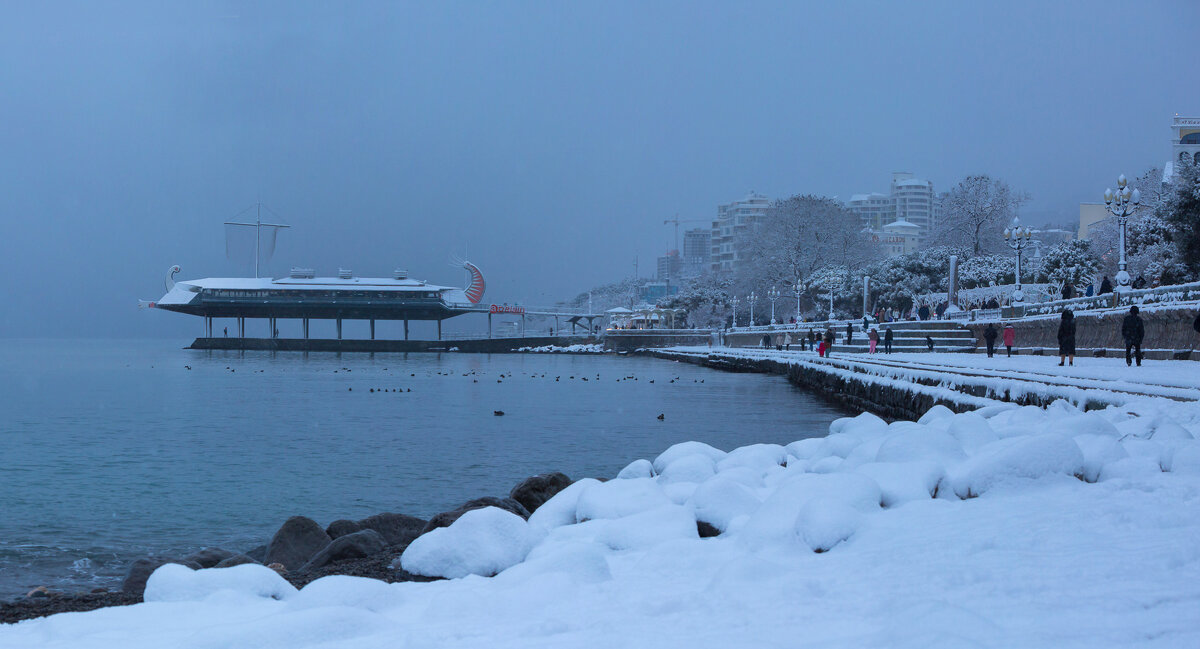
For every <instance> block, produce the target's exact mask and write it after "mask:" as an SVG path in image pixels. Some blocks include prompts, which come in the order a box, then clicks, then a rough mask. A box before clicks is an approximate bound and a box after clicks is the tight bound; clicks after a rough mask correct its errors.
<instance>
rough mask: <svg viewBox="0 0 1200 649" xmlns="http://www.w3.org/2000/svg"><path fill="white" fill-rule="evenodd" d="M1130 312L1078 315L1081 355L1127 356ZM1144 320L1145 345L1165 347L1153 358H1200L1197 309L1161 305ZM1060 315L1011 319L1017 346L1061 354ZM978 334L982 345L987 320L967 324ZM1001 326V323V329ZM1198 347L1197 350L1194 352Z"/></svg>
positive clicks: (1145, 314) (1077, 341)
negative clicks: (1125, 324) (1125, 323)
mask: <svg viewBox="0 0 1200 649" xmlns="http://www.w3.org/2000/svg"><path fill="white" fill-rule="evenodd" d="M1127 313H1128V311H1127V310H1121V311H1100V312H1093V313H1083V314H1078V315H1076V316H1075V320H1076V322H1075V348H1076V351H1077V352H1078V353H1079V354H1089V355H1090V354H1095V353H1096V352H1097V350H1105V351H1103V352H1100V354H1101V355H1109V356H1111V355H1114V354H1117V353H1119V354H1120V355H1124V353H1125V342H1124V340H1123V339H1122V338H1121V322H1122V320H1123V319H1124V318H1125V315H1126V314H1127ZM1141 316H1142V322H1143V323H1144V324H1145V327H1146V338H1145V340H1143V341H1142V348H1143V349H1148V350H1162V351H1158V352H1157V353H1148V354H1147V357H1149V358H1166V359H1169V358H1179V359H1189V358H1190V359H1192V360H1200V334H1198V333H1196V331H1195V330H1194V329H1193V328H1192V322H1193V321H1194V320H1195V318H1196V311H1195V310H1194V309H1188V308H1184V309H1172V308H1166V307H1159V308H1157V309H1155V310H1152V311H1144V312H1142V313H1141ZM1059 320H1060V318H1055V317H1045V318H1038V319H1028V320H1011V321H1005V322H1011V323H1012V325H1013V328H1014V329H1016V343H1017V344H1016V347H1015V348H1016V349H1017V350H1021V349H1029V348H1045V349H1049V350H1051V351H1050V352H1047V353H1054V354H1056V353H1057V350H1058V324H1059ZM964 324H965V325H966V326H967V327H968V328H970V329H971V331H972V333H974V334H975V340H977V341H978V342H979V347H980V348H983V347H984V342H983V331H984V329H986V328H987V324H988V323H987V322H967V323H964ZM999 328H1000V326H999V325H997V329H999ZM996 345H997V347H999V348H1001V349H1003V340H1001V339H1000V338H997V339H996ZM1192 350H1196V351H1192Z"/></svg>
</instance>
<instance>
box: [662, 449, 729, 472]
mask: <svg viewBox="0 0 1200 649" xmlns="http://www.w3.org/2000/svg"><path fill="white" fill-rule="evenodd" d="M688 455H704V456H706V457H708V458H709V459H710V460H712V461H713V462H716V461H718V460H720V459H721V458H723V457H725V451H722V450H721V449H719V448H713V447H712V446H709V445H708V444H705V443H704V442H680V443H678V444H675V445H674V446H671V447H670V448H668V449H667V450H665V451H663V452H662V453H660V454H659V456H658V457H656V458H654V470H655V471H657V472H659V473H662V472H663V470H664V469H666V468H667V465H669V464H670V463H672V462H674V461H675V460H678V459H679V458H681V457H685V456H688Z"/></svg>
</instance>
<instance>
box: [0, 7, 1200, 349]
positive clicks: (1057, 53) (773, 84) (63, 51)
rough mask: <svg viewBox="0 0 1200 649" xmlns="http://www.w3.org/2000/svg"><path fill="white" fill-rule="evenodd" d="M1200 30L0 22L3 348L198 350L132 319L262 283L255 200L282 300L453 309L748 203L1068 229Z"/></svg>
mask: <svg viewBox="0 0 1200 649" xmlns="http://www.w3.org/2000/svg"><path fill="white" fill-rule="evenodd" d="M1198 29H1200V3H1198V2H1195V1H1193V0H1180V1H1178V2H1146V3H1131V2H1128V1H1126V2H1120V3H1117V2H1113V3H1101V2H1087V3H1083V2H1080V3H1068V2H1050V3H1046V2H1028V3H1022V2H1014V1H1011V0H1008V1H1004V2H996V3H991V5H990V6H983V3H977V2H958V1H956V2H944V3H925V2H910V3H897V2H880V3H832V2H821V3H801V2H787V3H779V4H774V3H759V2H749V3H747V2H737V3H717V4H714V3H696V2H680V3H668V2H652V3H620V2H610V1H606V2H596V3H564V2H546V3H521V2H504V3H463V4H458V3H448V2H426V3H421V4H412V3H394V2H388V3H368V2H350V3H334V2H319V3H311V4H305V3H297V2H279V3H240V2H239V3H214V2H179V3H166V2H146V3H136V2H119V3H95V2H80V3H61V2H48V3H16V2H11V3H6V4H5V8H4V12H3V20H2V21H0V92H2V94H0V124H2V126H0V210H2V215H0V241H2V242H3V243H2V246H3V247H2V248H0V250H2V251H3V254H2V255H0V271H2V273H0V297H3V303H4V311H3V313H4V315H5V317H4V318H3V319H0V336H6V337H46V336H50V337H56V336H117V337H142V336H179V337H181V336H185V335H195V334H196V333H198V332H199V330H200V325H199V324H198V322H197V319H196V318H191V317H188V316H183V315H180V314H170V313H155V312H146V311H139V310H138V309H137V308H136V304H137V299H138V298H147V299H155V298H158V297H159V296H161V294H162V292H163V290H162V278H163V277H164V275H165V273H166V270H167V268H168V267H169V266H171V265H172V264H180V265H181V266H182V267H183V273H182V277H183V278H197V277H212V276H228V275H245V274H247V273H252V272H253V271H252V264H251V263H250V262H249V261H247V260H245V259H242V260H230V259H227V258H226V254H225V241H224V236H225V232H224V229H223V227H222V226H221V222H222V221H225V220H227V219H229V218H231V217H233V216H234V215H236V214H237V213H238V212H240V211H242V210H243V209H245V208H246V207H247V206H250V205H252V204H254V203H255V202H257V201H259V200H261V201H262V202H263V203H264V204H266V205H267V206H269V207H270V208H271V210H272V211H273V212H274V214H272V215H271V218H272V219H276V218H282V219H283V220H284V221H285V222H287V223H290V224H292V226H293V228H292V229H291V230H289V231H287V232H285V233H284V234H282V235H281V237H280V240H279V245H278V250H277V252H276V255H275V257H274V259H273V260H272V261H271V262H270V263H269V264H267V265H266V269H267V270H268V271H269V272H270V273H271V274H281V273H284V272H286V270H287V268H289V267H290V266H293V265H300V266H307V267H314V268H316V269H317V270H319V271H322V272H323V273H327V274H332V273H333V272H334V271H336V269H337V267H338V266H342V267H347V268H351V269H353V270H354V271H355V272H356V273H359V274H375V275H379V274H387V273H390V272H391V271H392V269H394V268H396V267H405V268H408V269H409V270H410V272H411V273H412V275H413V276H415V277H419V278H424V279H428V280H430V281H432V282H436V283H443V284H450V285H455V286H461V285H463V281H464V278H463V276H462V272H461V271H459V270H456V269H454V268H453V267H452V266H450V265H449V263H448V259H449V258H450V257H451V256H452V255H455V254H457V255H459V256H461V255H463V254H464V252H465V253H466V254H467V255H469V257H470V258H471V259H472V260H474V261H475V262H476V263H478V264H479V266H480V267H481V268H482V269H483V270H484V272H485V274H486V276H487V279H488V281H489V291H488V296H487V298H486V299H487V300H488V301H496V302H505V301H509V302H515V301H522V300H523V301H525V302H526V303H532V304H540V303H548V302H551V301H554V300H557V299H561V298H567V297H571V296H573V295H574V294H576V293H578V292H580V291H583V290H586V289H587V288H588V287H590V286H593V285H596V284H599V283H606V282H610V281H615V280H618V279H620V278H622V277H626V276H629V275H631V274H632V272H633V262H634V258H635V256H636V257H640V260H641V269H642V274H643V275H650V274H652V273H653V270H654V258H655V256H657V255H660V254H663V252H664V251H665V250H666V249H667V248H669V247H671V245H672V244H671V239H672V228H671V227H670V226H666V225H663V223H662V222H663V219H666V218H670V217H671V216H672V215H674V214H679V216H680V218H684V219H703V220H705V221H707V220H709V219H711V218H712V216H713V215H714V214H715V212H716V206H717V205H718V204H719V203H726V202H730V201H733V200H737V199H739V198H741V197H742V196H744V195H745V194H746V193H747V192H748V191H750V190H756V191H758V192H760V193H763V194H766V195H768V196H770V197H783V196H787V195H791V194H796V193H817V194H825V195H831V196H838V197H841V198H842V199H846V198H848V197H849V196H850V195H851V194H854V193H861V192H867V191H880V192H886V191H887V189H888V184H889V180H890V177H891V176H890V174H891V172H893V171H900V170H903V171H911V172H913V173H915V174H917V175H918V176H919V177H923V178H927V179H929V180H931V181H933V183H934V187H935V189H936V190H938V191H943V190H945V189H948V188H949V187H951V186H952V185H953V184H954V183H956V182H957V181H958V180H959V179H961V178H962V177H963V176H965V175H967V174H972V173H987V174H991V175H993V176H997V177H1000V178H1002V179H1004V180H1005V181H1007V182H1008V183H1010V184H1011V185H1012V186H1013V187H1015V188H1018V189H1021V190H1024V191H1027V192H1029V193H1030V194H1031V195H1032V197H1033V199H1032V201H1031V202H1030V203H1029V204H1028V205H1027V206H1026V208H1025V211H1024V214H1025V216H1026V219H1027V220H1028V221H1032V222H1046V221H1053V222H1062V221H1068V220H1074V219H1077V218H1078V204H1079V202H1081V201H1094V200H1098V199H1099V196H1100V194H1101V192H1103V190H1104V188H1105V187H1106V186H1108V185H1112V184H1114V179H1115V177H1116V176H1117V174H1119V173H1122V172H1124V173H1126V174H1130V175H1134V174H1138V173H1141V172H1142V171H1144V170H1145V169H1146V168H1148V167H1150V166H1153V165H1159V166H1161V165H1162V163H1163V162H1164V161H1165V160H1167V158H1168V156H1169V153H1170V137H1171V131H1170V128H1169V125H1170V121H1171V118H1172V116H1173V115H1174V114H1175V113H1177V112H1178V113H1180V114H1188V115H1196V114H1200V83H1197V80H1196V70H1197V69H1198V68H1200V66H1198V65H1197V63H1200V53H1198V49H1197V45H1196V38H1195V37H1196V33H1197V30H1198ZM275 214H277V215H279V216H278V217H277V216H275ZM264 220H265V219H264ZM696 225H698V224H697V223H685V224H684V227H695V226H696ZM468 317H470V316H468Z"/></svg>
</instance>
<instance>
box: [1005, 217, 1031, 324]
mask: <svg viewBox="0 0 1200 649" xmlns="http://www.w3.org/2000/svg"><path fill="white" fill-rule="evenodd" d="M1032 237H1033V230H1030V229H1029V228H1028V227H1025V228H1023V227H1021V222H1020V221H1019V220H1017V219H1013V224H1012V227H1010V228H1004V242H1005V243H1007V244H1008V247H1009V248H1012V249H1013V250H1015V251H1016V252H1017V274H1016V275H1017V288H1016V290H1014V291H1013V293H1012V299H1013V304H1019V303H1020V302H1022V301H1024V300H1025V292H1024V291H1022V290H1021V251H1022V250H1024V249H1025V248H1026V247H1028V246H1029V244H1030V239H1031V238H1032Z"/></svg>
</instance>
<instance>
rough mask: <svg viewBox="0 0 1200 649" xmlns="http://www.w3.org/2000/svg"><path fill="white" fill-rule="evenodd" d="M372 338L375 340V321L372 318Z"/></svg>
mask: <svg viewBox="0 0 1200 649" xmlns="http://www.w3.org/2000/svg"><path fill="white" fill-rule="evenodd" d="M371 340H375V321H374V320H371Z"/></svg>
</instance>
